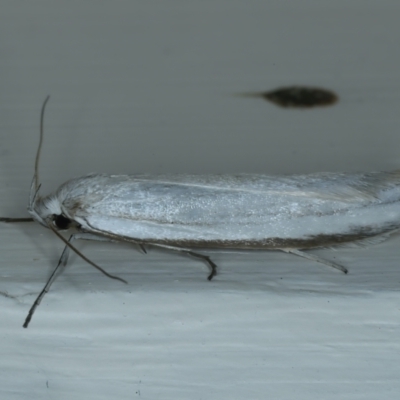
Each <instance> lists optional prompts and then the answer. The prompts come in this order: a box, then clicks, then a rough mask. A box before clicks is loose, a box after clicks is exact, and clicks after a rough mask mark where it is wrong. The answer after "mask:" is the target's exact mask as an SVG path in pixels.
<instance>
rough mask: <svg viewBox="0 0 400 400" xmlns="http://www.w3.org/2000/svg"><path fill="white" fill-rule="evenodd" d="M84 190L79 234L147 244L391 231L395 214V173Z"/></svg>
mask: <svg viewBox="0 0 400 400" xmlns="http://www.w3.org/2000/svg"><path fill="white" fill-rule="evenodd" d="M86 184H87V185H88V186H89V187H93V188H94V187H96V188H97V189H96V190H87V191H86V194H85V195H84V196H81V198H80V202H79V204H80V205H79V207H76V212H75V219H76V220H77V221H78V222H79V223H80V224H81V225H82V227H83V228H84V229H87V230H92V231H95V230H97V231H102V232H112V233H113V234H115V235H120V236H124V237H129V238H136V239H141V240H147V241H151V240H166V239H168V240H169V241H182V240H186V241H221V240H230V241H242V242H246V241H255V240H262V239H265V238H275V237H278V238H299V237H308V236H310V237H312V236H315V235H321V234H324V235H330V234H346V233H348V232H349V230H351V229H353V230H354V229H358V227H360V226H361V227H362V226H368V225H371V224H372V225H376V226H385V227H386V226H390V228H391V229H392V228H393V229H394V227H393V226H392V225H393V224H392V222H393V220H396V219H398V211H397V209H392V208H390V205H391V204H392V203H395V202H396V201H398V200H399V198H400V190H399V187H400V185H399V175H398V174H395V173H393V174H390V173H381V174H380V175H379V174H364V175H362V174H353V175H348V174H314V175H304V176H291V177H270V176H263V175H238V176H232V175H229V176H226V175H221V176H158V177H152V178H151V179H150V178H149V177H146V176H139V177H138V176H136V177H129V176H96V178H95V179H94V178H93V179H92V181H89V182H86ZM72 192H73V191H72ZM386 203H388V207H387V208H385V209H382V208H381V209H380V210H375V207H376V206H382V205H385V204H386ZM379 211H382V213H380V212H379ZM381 214H382V215H381ZM385 229H389V228H385ZM371 234H375V231H374V232H372V233H371Z"/></svg>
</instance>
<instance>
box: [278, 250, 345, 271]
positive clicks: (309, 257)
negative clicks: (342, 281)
mask: <svg viewBox="0 0 400 400" xmlns="http://www.w3.org/2000/svg"><path fill="white" fill-rule="evenodd" d="M280 250H281V251H284V252H285V253H289V254H294V255H296V256H299V257H303V258H306V259H307V260H311V261H316V262H319V263H321V264H325V265H328V266H329V267H332V268H335V269H338V270H339V271H342V272H344V273H345V274H347V273H348V272H349V271H348V269H347V268H346V267H343V265H340V264H336V263H334V262H332V261H328V260H325V259H323V258H321V257H318V256H316V255H315V254H310V253H305V252H304V251H300V250H297V249H280Z"/></svg>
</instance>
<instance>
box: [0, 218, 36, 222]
mask: <svg viewBox="0 0 400 400" xmlns="http://www.w3.org/2000/svg"><path fill="white" fill-rule="evenodd" d="M0 222H7V223H13V222H33V218H4V217H0Z"/></svg>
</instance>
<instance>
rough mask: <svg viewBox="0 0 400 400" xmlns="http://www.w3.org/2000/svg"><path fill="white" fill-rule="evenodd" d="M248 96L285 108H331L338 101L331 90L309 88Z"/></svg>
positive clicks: (280, 89)
mask: <svg viewBox="0 0 400 400" xmlns="http://www.w3.org/2000/svg"><path fill="white" fill-rule="evenodd" d="M247 96H251V97H261V98H263V99H265V100H268V101H270V102H272V103H274V104H276V105H278V106H280V107H284V108H312V107H321V106H330V105H332V104H335V103H336V102H337V101H338V96H337V95H336V94H335V93H334V92H332V91H330V90H327V89H321V88H315V87H307V86H289V87H283V88H278V89H275V90H272V91H269V92H261V93H254V94H252V95H251V94H250V93H249V94H247Z"/></svg>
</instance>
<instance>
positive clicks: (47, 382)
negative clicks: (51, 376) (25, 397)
mask: <svg viewBox="0 0 400 400" xmlns="http://www.w3.org/2000/svg"><path fill="white" fill-rule="evenodd" d="M46 387H47V389H48V388H49V381H46Z"/></svg>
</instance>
